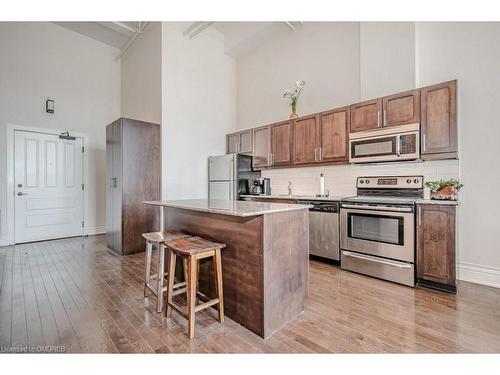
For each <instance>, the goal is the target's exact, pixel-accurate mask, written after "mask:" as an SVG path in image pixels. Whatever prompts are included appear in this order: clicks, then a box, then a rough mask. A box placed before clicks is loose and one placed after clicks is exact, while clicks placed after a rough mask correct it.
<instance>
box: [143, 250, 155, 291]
mask: <svg viewBox="0 0 500 375" xmlns="http://www.w3.org/2000/svg"><path fill="white" fill-rule="evenodd" d="M152 252H153V244H152V243H151V242H149V241H146V254H145V259H144V266H145V268H146V274H145V275H144V297H147V296H148V286H147V285H148V283H149V279H150V277H151V254H152Z"/></svg>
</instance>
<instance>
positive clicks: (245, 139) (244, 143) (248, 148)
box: [226, 129, 252, 155]
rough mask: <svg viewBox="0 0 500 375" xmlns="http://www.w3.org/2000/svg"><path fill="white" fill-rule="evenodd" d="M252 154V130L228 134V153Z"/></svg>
mask: <svg viewBox="0 0 500 375" xmlns="http://www.w3.org/2000/svg"><path fill="white" fill-rule="evenodd" d="M235 152H239V153H241V154H248V155H251V154H252V130H251V129H250V130H244V131H242V132H238V133H232V134H228V135H226V154H232V153H235Z"/></svg>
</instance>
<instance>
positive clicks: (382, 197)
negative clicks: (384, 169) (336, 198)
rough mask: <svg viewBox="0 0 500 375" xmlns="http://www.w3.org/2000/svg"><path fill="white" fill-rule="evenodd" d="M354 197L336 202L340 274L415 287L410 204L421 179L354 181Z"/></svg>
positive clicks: (419, 193) (412, 208) (418, 194)
mask: <svg viewBox="0 0 500 375" xmlns="http://www.w3.org/2000/svg"><path fill="white" fill-rule="evenodd" d="M357 188H358V189H357V190H358V196H356V197H352V198H347V199H344V200H342V202H341V208H340V248H341V252H340V262H341V267H342V268H343V269H347V270H350V271H354V272H359V273H363V274H366V275H370V276H375V277H378V278H381V279H385V280H390V281H394V282H397V283H401V284H405V285H409V286H414V285H415V200H416V199H418V198H419V197H421V196H422V188H423V177H422V176H396V177H358V179H357Z"/></svg>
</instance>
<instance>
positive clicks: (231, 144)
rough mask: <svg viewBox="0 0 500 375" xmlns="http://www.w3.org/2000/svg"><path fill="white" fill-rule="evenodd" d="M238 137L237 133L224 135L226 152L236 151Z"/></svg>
mask: <svg viewBox="0 0 500 375" xmlns="http://www.w3.org/2000/svg"><path fill="white" fill-rule="evenodd" d="M239 139H240V137H239V134H238V133H234V134H228V135H226V154H232V153H235V152H238V142H239Z"/></svg>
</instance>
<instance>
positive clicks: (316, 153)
mask: <svg viewBox="0 0 500 375" xmlns="http://www.w3.org/2000/svg"><path fill="white" fill-rule="evenodd" d="M314 161H318V149H317V147H314Z"/></svg>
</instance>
